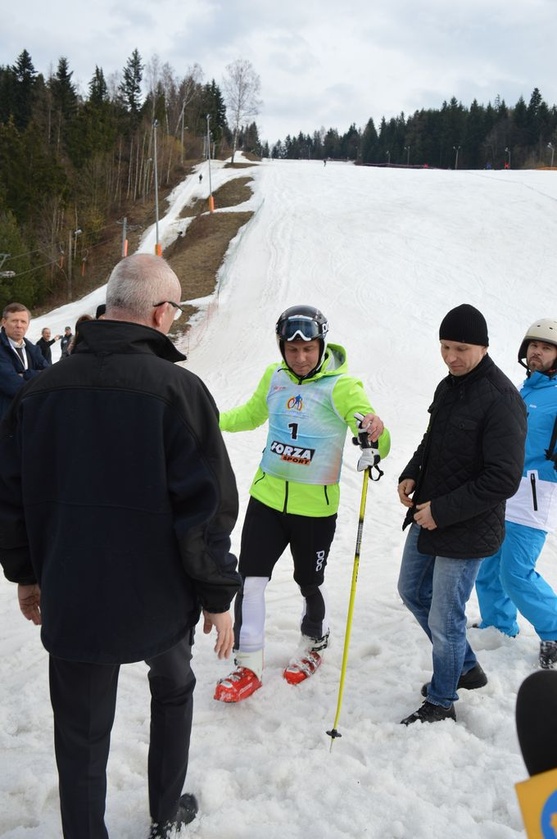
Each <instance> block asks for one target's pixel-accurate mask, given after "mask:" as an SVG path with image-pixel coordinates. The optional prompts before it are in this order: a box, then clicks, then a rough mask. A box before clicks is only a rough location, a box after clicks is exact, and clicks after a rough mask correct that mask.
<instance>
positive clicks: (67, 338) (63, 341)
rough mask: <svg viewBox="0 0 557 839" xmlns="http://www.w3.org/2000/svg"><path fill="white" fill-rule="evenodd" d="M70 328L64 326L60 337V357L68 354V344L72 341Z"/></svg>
mask: <svg viewBox="0 0 557 839" xmlns="http://www.w3.org/2000/svg"><path fill="white" fill-rule="evenodd" d="M72 338H73V335H72V328H71V326H65V327H64V334H63V335H62V337H61V338H60V357H61V358H67V357H68V356H69V354H70V344H71V342H72Z"/></svg>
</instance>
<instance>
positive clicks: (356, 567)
mask: <svg viewBox="0 0 557 839" xmlns="http://www.w3.org/2000/svg"><path fill="white" fill-rule="evenodd" d="M370 479H371V467H370V466H368V467H367V469H365V470H364V480H363V485H362V496H361V500H360V515H359V518H358V532H357V535H356V549H355V552H354V565H353V568H352V584H351V586H350V601H349V603H348V616H347V618H346V632H345V635H344V651H343V653H342V664H341V668H340V682H339V686H338V699H337V710H336V714H335V719H334V722H333V727H332V729H331V730H330V731H327V734H328V735H329V737H330V738H331V748H330V749H329V751H332V748H333V743H334V741H335V738H336V737H342V734H340V733H339V731H338V729H337V726H338V721H339V719H340V710H341V708H342V697H343V694H344V680H345V677H346V666H347V664H348V649H349V647H350V635H351V632H352V616H353V614H354V602H355V600H356V586H357V583H358V571H359V568H360V548H361V546H362V533H363V529H364V517H365V512H366V500H367V487H368V483H369V480H370Z"/></svg>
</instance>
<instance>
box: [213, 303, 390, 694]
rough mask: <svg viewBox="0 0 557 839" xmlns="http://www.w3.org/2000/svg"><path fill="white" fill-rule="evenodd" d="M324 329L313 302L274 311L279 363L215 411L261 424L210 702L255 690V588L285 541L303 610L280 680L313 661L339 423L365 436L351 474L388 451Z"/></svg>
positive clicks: (261, 619) (260, 590)
mask: <svg viewBox="0 0 557 839" xmlns="http://www.w3.org/2000/svg"><path fill="white" fill-rule="evenodd" d="M328 329H329V326H328V322H327V320H326V318H325V317H324V315H323V314H322V313H321V312H320V311H319V309H316V308H314V307H313V306H292V307H291V308H289V309H287V310H286V311H285V312H283V314H282V315H281V316H280V318H279V320H278V321H277V324H276V336H277V341H278V345H279V348H280V352H281V355H282V357H283V361H282V362H280V363H276V362H275V363H274V364H271V365H270V366H269V367H267V369H266V371H265V373H264V374H263V377H262V379H261V381H260V382H259V385H258V386H257V389H256V391H255V393H254V394H253V396H252V397H251V398H250V399H249V400H248V401H247V402H246V403H245V404H244V405H240V406H239V407H237V408H233V409H232V410H230V411H225V412H223V413H221V415H220V427H221V430H222V431H248V430H252V429H254V428H257V427H258V426H260V425H262V424H263V423H264V422H267V421H268V436H267V443H266V446H265V449H264V451H263V456H262V459H261V463H260V464H259V468H258V469H257V472H256V475H255V477H254V479H253V482H252V485H251V488H250V496H251V497H250V500H249V504H248V508H247V511H246V516H245V521H244V526H243V529H242V538H241V550H240V563H239V571H240V574H241V577H242V589H241V592H240V593H239V594H238V595H237V597H236V601H235V625H234V634H235V644H234V651H235V664H236V669H235V670H234V672H233V673H231V674H230V675H229V676H227V677H226V678H224V679H221V680H220V681H219V682H218V684H217V686H216V690H215V699H218V700H220V701H221V702H239V701H240V700H242V699H246V698H247V697H248V696H251V694H252V693H254V691H256V690H257V689H258V688H260V687H261V684H262V674H263V648H264V643H265V589H266V586H267V584H268V582H269V580H270V579H271V575H272V572H273V568H274V566H275V564H276V563H277V561H278V559H279V558H280V556H281V555H282V553H283V552H284V550H285V548H286V547H287V546H288V545H290V550H291V552H292V558H293V560H294V580H295V581H296V583H297V584H298V586H299V588H300V591H301V594H302V597H303V598H304V608H303V614H302V619H301V626H300V629H301V635H302V637H301V642H300V648H299V650H298V652H297V654H296V655H295V657H294V658H292V659H291V661H290V664H289V665H288V666H287V667H286V669H285V670H284V673H283V676H284V678H285V679H286V681H287V682H289V683H291V684H297V683H299V682H301V681H303V680H304V679H306V678H307V677H308V676H310V675H312V673H314V672H315V670H316V669H317V668H318V667H319V665H320V664H321V660H322V652H323V650H324V649H325V648H326V647H327V645H328V639H329V623H328V615H327V599H326V592H325V587H324V575H325V566H326V564H327V557H328V554H329V550H330V547H331V543H332V541H333V537H334V533H335V526H336V517H337V510H338V505H339V495H340V490H339V483H338V482H339V478H340V471H341V465H342V454H343V449H344V443H345V439H346V431H347V429H348V428H350V429H351V430H352V432H353V433H354V434H358V433H360V434H361V433H362V431H363V432H366V433H367V435H368V441H369V442H371V443H373V444H374V446H373V447H372V448H364V447H362V450H361V456H360V459H359V461H358V470H359V471H363V470H364V469H366V468H367V467H368V466H374V465H376V463H377V461H378V458H379V457H381V458H383V457H386V456H387V454H388V453H389V449H390V436H389V432H388V431H387V430H386V429H385V428H384V426H383V422H382V421H381V419H380V418H379V417H378V416H377V415H376V414H375V413H374V411H373V408H372V407H371V405H370V403H369V400H368V398H367V396H366V394H365V392H364V388H363V385H362V383H361V382H360V381H359V380H358V379H356V378H354V377H353V376H350V375H348V372H347V363H346V353H345V351H344V349H343V348H342V347H340V346H338V345H336V344H326V343H325V339H326V335H327V332H328ZM355 415H357V416H355Z"/></svg>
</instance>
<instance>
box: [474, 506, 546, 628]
mask: <svg viewBox="0 0 557 839" xmlns="http://www.w3.org/2000/svg"><path fill="white" fill-rule="evenodd" d="M505 531H506V535H505V541H504V542H503V544H502V545H501V548H500V549H499V551H498V552H497V553H496V554H493V556H488V557H486V558H485V559H484V560H483V562H482V567H481V568H480V571H479V573H478V579H477V580H476V592H477V594H478V603H479V604H480V613H481V616H482V622H481V624H480V627H481V628H482V629H485V627H487V626H495V627H496V628H497V629H498V630H499V631H500V632H503V633H504V634H505V635H518V631H519V626H518V623H517V620H516V615H517V609H518V611H519V612H520V613H521V614H522V615H524V617H525V618H526V620H528V621H530V623H531V624H532V626H533V627H534V629H535V630H536V632H537V634H538V635H539V637H540V638H541V640H542V641H557V595H556V594H555V592H554V591H553V589H552V588H551V586H550V585H549V584H548V583H546V581H545V580H544V578H543V577H542V576H540V574H538V572H537V571H536V562H537V561H538V557H539V555H540V553H541V551H542V548H543V546H544V544H545V539H546V536H547V534H546V532H545V530H539V529H537V528H535V527H526V526H525V525H523V524H515V523H514V522H512V521H507V522H505Z"/></svg>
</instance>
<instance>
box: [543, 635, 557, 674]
mask: <svg viewBox="0 0 557 839" xmlns="http://www.w3.org/2000/svg"><path fill="white" fill-rule="evenodd" d="M539 662H540V667H541V669H542V670H553V668H554V667H555V665H556V664H557V641H542V642H541V644H540V658H539Z"/></svg>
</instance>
